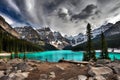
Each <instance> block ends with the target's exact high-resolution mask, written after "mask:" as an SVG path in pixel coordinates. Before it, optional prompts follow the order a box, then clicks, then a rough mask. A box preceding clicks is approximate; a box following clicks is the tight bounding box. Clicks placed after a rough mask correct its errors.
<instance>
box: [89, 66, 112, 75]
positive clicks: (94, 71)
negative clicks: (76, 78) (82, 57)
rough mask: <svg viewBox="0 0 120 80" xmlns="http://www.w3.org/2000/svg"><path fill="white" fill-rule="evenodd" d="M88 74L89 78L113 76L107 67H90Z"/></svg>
mask: <svg viewBox="0 0 120 80" xmlns="http://www.w3.org/2000/svg"><path fill="white" fill-rule="evenodd" d="M88 74H89V75H90V76H97V75H102V76H109V75H111V74H113V71H112V69H110V68H109V67H90V70H89V71H88Z"/></svg>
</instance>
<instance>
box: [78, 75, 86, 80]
mask: <svg viewBox="0 0 120 80" xmlns="http://www.w3.org/2000/svg"><path fill="white" fill-rule="evenodd" d="M78 80H87V77H86V76H85V75H78Z"/></svg>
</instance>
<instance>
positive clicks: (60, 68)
mask: <svg viewBox="0 0 120 80" xmlns="http://www.w3.org/2000/svg"><path fill="white" fill-rule="evenodd" d="M56 67H57V68H59V69H61V70H65V69H64V68H63V67H61V66H59V65H56Z"/></svg>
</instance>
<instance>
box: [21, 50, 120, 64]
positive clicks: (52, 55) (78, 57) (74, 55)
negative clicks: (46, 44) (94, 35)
mask: <svg viewBox="0 0 120 80" xmlns="http://www.w3.org/2000/svg"><path fill="white" fill-rule="evenodd" d="M99 56H100V53H99V52H97V53H96V57H97V58H98V57H99ZM20 57H23V54H22V53H21V54H20ZM26 57H27V58H29V59H34V60H40V61H46V59H47V60H48V61H49V62H58V61H59V60H60V59H62V58H64V59H65V60H74V61H82V59H83V52H82V51H79V52H73V51H71V50H57V51H45V52H35V53H27V54H26ZM109 57H110V58H111V60H113V59H114V58H116V59H119V60H120V53H112V52H110V53H109Z"/></svg>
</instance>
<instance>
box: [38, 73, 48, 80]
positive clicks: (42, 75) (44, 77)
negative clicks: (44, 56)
mask: <svg viewBox="0 0 120 80" xmlns="http://www.w3.org/2000/svg"><path fill="white" fill-rule="evenodd" d="M47 78H48V76H47V74H40V79H39V80H41V79H47Z"/></svg>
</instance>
